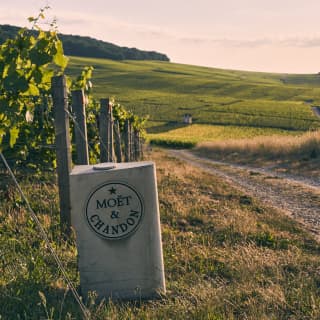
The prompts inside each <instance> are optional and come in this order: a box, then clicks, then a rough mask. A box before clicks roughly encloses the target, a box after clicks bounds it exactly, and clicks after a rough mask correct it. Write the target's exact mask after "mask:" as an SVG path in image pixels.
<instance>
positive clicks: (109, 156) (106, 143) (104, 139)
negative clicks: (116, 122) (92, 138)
mask: <svg viewBox="0 0 320 320" xmlns="http://www.w3.org/2000/svg"><path fill="white" fill-rule="evenodd" d="M99 123H100V162H112V160H113V128H112V125H113V119H112V105H111V104H110V102H109V99H101V100H100V118H99Z"/></svg>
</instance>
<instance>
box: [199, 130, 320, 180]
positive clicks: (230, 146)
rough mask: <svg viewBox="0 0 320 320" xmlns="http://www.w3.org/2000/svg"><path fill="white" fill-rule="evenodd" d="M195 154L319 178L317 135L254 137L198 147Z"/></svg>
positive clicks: (319, 162)
mask: <svg viewBox="0 0 320 320" xmlns="http://www.w3.org/2000/svg"><path fill="white" fill-rule="evenodd" d="M195 152H196V153H198V154H200V155H202V156H205V157H208V158H212V159H217V160H224V161H229V162H235V163H242V164H253V165H257V166H268V165H270V166H275V167H279V168H285V169H288V170H295V171H297V170H299V171H304V172H305V173H306V175H314V174H318V175H319V170H318V168H319V165H320V131H312V132H307V133H305V134H303V135H300V136H295V137H292V136H272V137H256V138H252V139H241V140H226V141H221V142H220V141H219V142H210V143H209V142H207V143H201V144H199V145H198V147H197V148H196V149H195Z"/></svg>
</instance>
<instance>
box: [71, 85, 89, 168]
mask: <svg viewBox="0 0 320 320" xmlns="http://www.w3.org/2000/svg"><path fill="white" fill-rule="evenodd" d="M72 110H74V112H75V115H76V122H75V124H74V128H75V138H76V151H77V164H89V152H88V138H87V124H86V111H85V96H84V92H83V90H74V91H72Z"/></svg>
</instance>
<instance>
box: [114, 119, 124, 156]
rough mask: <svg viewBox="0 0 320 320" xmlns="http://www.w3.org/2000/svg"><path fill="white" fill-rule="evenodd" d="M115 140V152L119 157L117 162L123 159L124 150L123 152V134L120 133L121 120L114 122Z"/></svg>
mask: <svg viewBox="0 0 320 320" xmlns="http://www.w3.org/2000/svg"><path fill="white" fill-rule="evenodd" d="M113 129H114V142H115V153H116V157H117V162H121V161H122V152H121V135H120V126H119V121H118V120H116V121H115V122H114V126H113Z"/></svg>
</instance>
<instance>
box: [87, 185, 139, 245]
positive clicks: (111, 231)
mask: <svg viewBox="0 0 320 320" xmlns="http://www.w3.org/2000/svg"><path fill="white" fill-rule="evenodd" d="M85 211H86V212H85V213H86V219H87V221H88V224H89V226H90V228H91V229H92V230H93V231H94V232H95V233H96V234H98V235H99V236H100V237H102V238H105V239H122V238H125V237H128V236H129V235H131V234H132V233H134V232H135V231H136V230H137V228H138V227H139V225H140V222H141V219H142V215H143V204H142V200H141V197H140V195H139V194H138V193H137V191H135V190H134V189H133V188H132V187H131V186H129V185H127V184H124V183H120V182H113V183H106V184H104V185H102V186H100V187H98V188H97V189H95V190H94V191H93V192H92V193H91V195H90V196H89V199H88V200H87V203H86V209H85Z"/></svg>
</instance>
